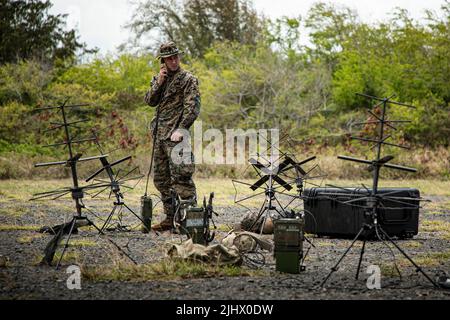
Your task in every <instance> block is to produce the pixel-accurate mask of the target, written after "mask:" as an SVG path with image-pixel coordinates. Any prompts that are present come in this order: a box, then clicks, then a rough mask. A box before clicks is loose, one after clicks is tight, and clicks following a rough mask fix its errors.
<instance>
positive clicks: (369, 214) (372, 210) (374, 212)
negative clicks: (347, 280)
mask: <svg viewBox="0 0 450 320" xmlns="http://www.w3.org/2000/svg"><path fill="white" fill-rule="evenodd" d="M358 95H359V96H362V97H365V98H369V99H371V100H376V101H381V103H380V104H378V105H377V106H376V107H380V106H382V110H381V115H377V114H375V113H373V112H371V111H369V113H370V115H371V116H372V117H373V118H375V119H376V120H373V121H367V122H361V123H357V125H367V124H377V125H379V127H380V128H379V132H378V136H377V138H376V139H370V138H360V137H352V139H356V140H360V141H365V142H372V143H375V145H374V146H373V147H376V148H377V152H376V158H375V160H373V161H368V160H362V159H356V158H351V157H345V156H339V157H338V158H339V159H342V160H347V161H352V162H357V163H363V164H368V165H369V168H368V170H369V171H371V172H372V173H373V178H372V179H373V186H372V190H368V189H367V188H366V191H367V193H366V195H365V196H362V197H359V198H356V199H352V200H348V201H344V202H343V203H344V204H348V205H353V203H361V202H363V203H364V202H365V205H364V204H363V205H362V206H361V205H357V206H359V207H363V208H364V209H365V213H364V215H365V217H366V220H367V221H366V223H364V224H363V226H362V227H361V229H360V230H359V232H358V234H357V235H356V237H355V238H354V239H353V241H352V243H351V244H350V246H349V247H348V248H347V250H346V251H345V252H344V254H343V255H342V256H341V257H340V259H339V260H338V262H337V263H336V265H334V266H333V267H332V268H331V271H330V273H329V274H328V275H327V276H326V277H325V279H324V280H323V281H322V283H321V287H323V286H324V285H325V284H326V282H327V281H328V279H329V278H330V277H331V275H332V274H333V273H334V272H336V271H337V270H338V267H339V265H340V263H341V262H342V261H343V260H344V258H345V257H346V255H347V254H348V253H349V252H350V250H351V249H352V247H353V246H354V245H355V243H356V242H357V241H358V240H360V238H362V241H363V245H362V248H361V253H360V257H359V261H358V267H357V272H356V280H358V279H359V274H360V270H361V264H362V259H363V256H364V253H365V249H366V242H367V239H368V238H369V237H370V236H371V235H373V234H375V236H376V238H377V239H378V240H380V241H383V242H384V241H385V240H384V239H387V240H388V241H389V242H390V243H391V244H392V245H393V246H394V247H395V248H396V249H397V250H398V251H399V252H400V253H401V254H402V255H403V256H404V257H405V258H406V259H407V260H408V261H409V262H411V264H412V265H413V266H414V267H415V268H416V272H420V273H421V274H423V275H424V276H425V278H426V279H427V280H428V281H429V282H430V283H432V284H433V286H435V287H437V288H439V285H438V284H437V283H436V282H435V281H434V280H433V279H431V277H430V276H428V275H427V274H426V273H425V271H424V270H423V269H422V268H421V267H420V266H419V265H417V263H415V262H414V260H412V259H411V257H410V256H408V254H407V253H406V252H405V251H404V250H403V249H402V248H400V246H399V245H398V244H397V243H396V242H395V241H394V240H393V239H392V238H391V237H390V236H389V235H388V233H387V232H386V231H385V230H384V229H383V228H382V227H381V225H380V224H379V221H380V219H381V217H380V210H383V209H388V208H386V206H384V204H383V201H384V200H388V201H389V202H393V203H397V204H401V205H403V206H404V207H403V208H395V209H404V208H406V209H410V208H417V207H419V206H418V205H414V204H411V202H413V203H417V202H420V201H423V199H417V198H408V197H394V196H393V195H394V194H396V193H398V191H394V192H389V193H387V194H380V193H379V192H378V191H379V189H378V184H379V178H380V170H381V168H382V167H386V168H390V169H396V170H401V171H406V172H417V170H416V169H413V168H408V167H404V166H399V165H393V164H389V163H388V162H390V161H391V160H393V159H394V157H393V156H386V157H384V158H381V153H382V147H383V145H389V146H393V147H399V148H404V149H410V148H409V147H405V146H402V145H397V144H393V143H388V142H386V140H388V139H389V138H391V137H392V136H391V135H387V136H386V135H385V128H386V127H389V128H391V129H393V130H397V128H396V127H395V126H394V125H393V123H407V122H409V121H403V120H395V121H391V120H388V119H387V107H388V104H393V105H399V106H405V107H408V108H413V109H414V108H415V107H414V106H411V105H407V104H404V103H399V102H395V101H392V100H391V99H392V98H393V97H394V96H391V97H389V98H379V97H374V96H369V95H365V94H358ZM342 195H343V194H340V196H342ZM407 201H409V202H407ZM392 209H394V208H392ZM365 231H366V232H365ZM383 238H384V239H383ZM388 247H389V246H388ZM389 249H390V250H391V248H390V247H389ZM397 271H398V269H397Z"/></svg>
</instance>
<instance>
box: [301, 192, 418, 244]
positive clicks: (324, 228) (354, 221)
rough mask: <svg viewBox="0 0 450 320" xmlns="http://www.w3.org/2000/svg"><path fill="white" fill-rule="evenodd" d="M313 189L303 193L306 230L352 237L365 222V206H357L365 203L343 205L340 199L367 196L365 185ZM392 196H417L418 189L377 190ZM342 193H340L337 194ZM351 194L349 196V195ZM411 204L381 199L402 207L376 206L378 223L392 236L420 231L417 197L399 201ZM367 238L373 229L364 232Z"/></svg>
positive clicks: (409, 234)
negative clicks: (383, 207) (362, 186)
mask: <svg viewBox="0 0 450 320" xmlns="http://www.w3.org/2000/svg"><path fill="white" fill-rule="evenodd" d="M345 189H346V190H344V189H339V188H313V189H306V190H305V192H304V194H303V195H304V196H305V199H304V205H305V210H306V211H307V214H306V215H305V232H306V233H310V234H316V235H318V236H329V237H335V238H352V237H355V236H356V235H357V234H358V232H359V230H360V229H361V227H362V226H363V225H364V223H365V222H366V221H367V217H366V215H365V209H364V208H361V207H358V206H363V205H365V203H364V202H359V201H358V202H355V203H352V205H350V204H343V203H342V202H343V201H347V200H352V199H355V198H357V197H359V196H364V195H367V193H368V190H369V191H371V190H370V189H368V190H367V189H365V188H345ZM394 191H396V192H397V193H395V194H392V195H391V196H394V197H408V198H414V199H419V198H420V191H419V190H417V189H409V188H402V189H400V188H395V189H394V188H383V189H379V190H378V193H379V194H380V195H383V194H386V193H391V192H394ZM340 194H342V195H340ZM349 194H351V196H350V195H349ZM401 201H404V202H406V203H409V204H411V208H409V207H408V208H406V207H407V206H405V205H402V204H399V203H396V202H392V201H389V200H388V199H385V200H383V205H384V206H385V207H390V208H402V209H395V210H394V209H379V211H378V213H379V214H378V215H379V224H380V226H381V227H382V228H383V230H384V231H386V232H387V234H388V235H389V236H391V237H398V238H401V239H408V238H412V237H414V236H415V235H417V234H418V233H419V206H420V202H419V200H417V201H415V200H401ZM365 235H366V237H369V238H374V237H375V234H374V233H373V232H368V233H365Z"/></svg>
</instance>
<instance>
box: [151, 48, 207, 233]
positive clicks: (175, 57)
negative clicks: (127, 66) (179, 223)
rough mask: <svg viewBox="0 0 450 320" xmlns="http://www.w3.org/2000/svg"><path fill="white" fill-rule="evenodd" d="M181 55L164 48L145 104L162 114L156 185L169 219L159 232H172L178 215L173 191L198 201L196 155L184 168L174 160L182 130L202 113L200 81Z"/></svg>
mask: <svg viewBox="0 0 450 320" xmlns="http://www.w3.org/2000/svg"><path fill="white" fill-rule="evenodd" d="M180 53H181V52H180V51H179V50H178V48H177V47H176V45H175V44H174V43H173V42H169V43H166V44H163V45H162V46H161V47H160V52H159V56H158V58H159V59H161V71H160V73H159V75H157V76H154V77H153V79H152V82H151V89H150V90H149V91H148V92H147V94H146V95H145V102H146V103H147V104H148V105H149V106H151V107H157V108H158V112H159V120H158V125H156V121H157V119H156V117H155V118H154V119H153V120H152V123H151V130H152V134H153V138H154V139H153V141H154V143H155V154H154V179H153V181H154V183H155V187H156V188H157V189H158V191H159V192H160V193H161V200H162V202H163V205H164V213H165V215H166V219H165V220H164V221H163V222H161V223H160V224H159V225H156V226H154V227H153V229H154V230H156V231H165V230H170V229H172V226H173V216H174V214H175V208H174V206H173V201H172V192H173V191H175V192H176V193H177V194H178V195H179V196H180V198H181V199H183V200H187V199H195V198H196V188H195V184H194V181H193V180H192V176H193V174H194V171H195V165H194V157H193V154H192V152H190V154H189V161H183V162H182V163H181V164H178V161H174V159H172V157H171V154H172V150H173V148H174V147H175V146H176V145H177V144H178V143H180V142H181V140H182V139H183V135H182V132H181V131H180V129H185V130H189V128H190V127H191V126H192V124H193V123H194V121H195V120H196V119H197V117H198V115H199V113H200V91H199V87H198V80H197V78H196V77H195V76H193V75H192V74H191V73H189V72H187V71H185V70H183V69H182V68H181V67H180V58H179V54H180ZM155 128H157V130H155Z"/></svg>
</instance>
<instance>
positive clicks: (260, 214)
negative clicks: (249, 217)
mask: <svg viewBox="0 0 450 320" xmlns="http://www.w3.org/2000/svg"><path fill="white" fill-rule="evenodd" d="M265 204H266V203H265V202H264V203H263V205H262V207H261V209H260V210H259V213H258V216H257V217H256V219H255V221H254V222H253V223H252V225H251V226H250V230H249V231H250V232H251V231H252V230H253V228H254V227H255V226H256V224H257V223H258V220H259V219H260V218H261V217H262V215H263V213H264V212H265V211H266V210H267V208H265Z"/></svg>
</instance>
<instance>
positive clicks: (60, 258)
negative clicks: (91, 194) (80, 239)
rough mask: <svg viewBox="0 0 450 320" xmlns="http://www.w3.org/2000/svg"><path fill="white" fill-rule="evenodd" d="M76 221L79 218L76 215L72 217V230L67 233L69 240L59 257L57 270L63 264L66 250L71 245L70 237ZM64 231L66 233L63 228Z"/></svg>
mask: <svg viewBox="0 0 450 320" xmlns="http://www.w3.org/2000/svg"><path fill="white" fill-rule="evenodd" d="M76 223H77V219H76V218H75V217H74V218H72V224H71V225H70V231H69V234H68V235H67V240H66V243H65V244H64V248H63V251H62V252H61V257H59V261H58V263H57V264H56V270H58V269H59V266H60V265H61V261H62V259H63V257H64V254H65V253H66V250H67V248H68V247H69V241H70V237H72V232H73V229H74V228H75V224H76ZM62 228H63V229H64V225H63V226H62ZM62 232H63V233H64V230H62Z"/></svg>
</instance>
